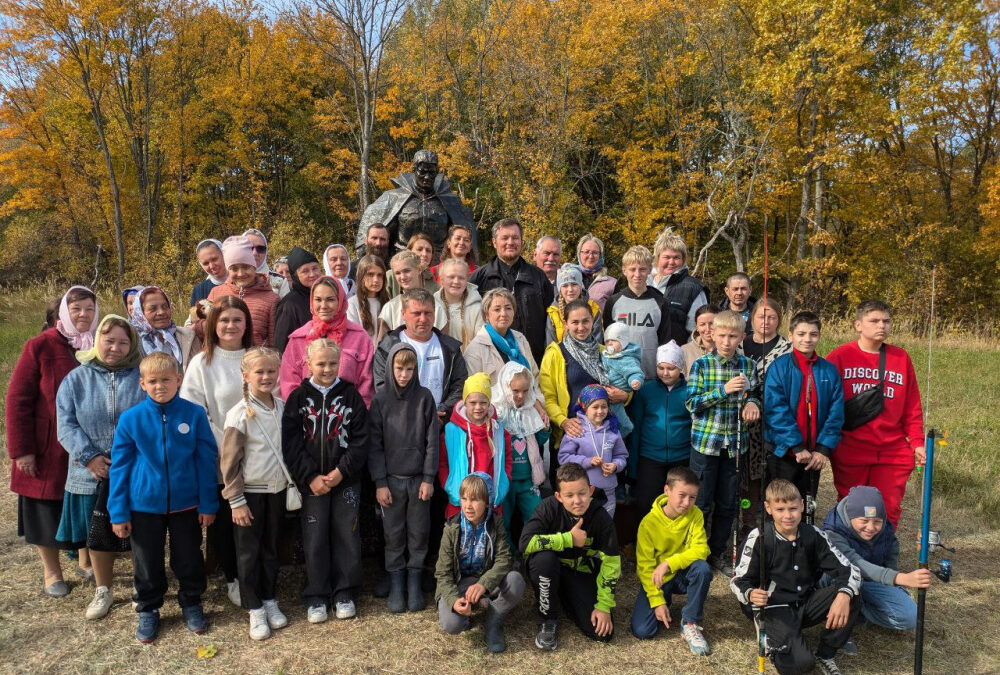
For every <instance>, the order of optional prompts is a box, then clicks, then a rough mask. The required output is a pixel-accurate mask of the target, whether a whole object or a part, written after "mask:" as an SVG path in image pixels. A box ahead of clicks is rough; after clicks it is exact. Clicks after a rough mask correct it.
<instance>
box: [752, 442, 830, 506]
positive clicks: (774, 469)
mask: <svg viewBox="0 0 1000 675" xmlns="http://www.w3.org/2000/svg"><path fill="white" fill-rule="evenodd" d="M804 466H805V465H804V464H799V463H798V462H796V461H795V455H793V454H792V453H790V452H786V453H785V454H784V456H782V457H776V456H775V455H774V453H770V452H769V453H768V454H767V476H765V478H766V479H767V482H768V483H770V482H771V481H772V480H774V479H776V478H784V479H785V480H787V481H789V482H790V483H792V485H794V486H795V487H797V488H798V489H799V494H800V495H802V499H805V498H806V495H807V494H809V489H810V485H809V484H810V481H811V480H813V479H814V474H816V473H818V472H816V471H806V470H805V468H804ZM815 478H817V479H818V478H819V477H818V476H815ZM766 489H767V483H765V484H764V485H762V486H761V490H766Z"/></svg>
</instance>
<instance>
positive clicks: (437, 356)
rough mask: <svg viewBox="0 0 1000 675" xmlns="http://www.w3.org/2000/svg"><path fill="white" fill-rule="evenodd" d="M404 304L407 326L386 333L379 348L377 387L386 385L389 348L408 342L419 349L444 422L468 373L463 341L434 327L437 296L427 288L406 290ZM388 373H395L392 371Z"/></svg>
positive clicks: (425, 382) (421, 370)
mask: <svg viewBox="0 0 1000 675" xmlns="http://www.w3.org/2000/svg"><path fill="white" fill-rule="evenodd" d="M402 306H403V326H402V327H400V328H397V329H396V330H392V331H389V332H388V333H386V335H385V337H383V338H382V341H381V342H379V343H378V348H377V349H376V350H375V359H374V364H373V371H374V375H375V390H376V391H378V390H380V389H382V387H383V386H385V378H386V375H387V373H386V363H387V361H388V358H389V351H390V350H391V349H392V348H393V346H395V345H397V344H399V343H400V342H406V343H407V344H409V345H410V346H411V347H413V350H414V351H415V352H416V353H417V362H418V364H419V365H418V368H417V372H418V374H419V377H420V384H421V386H424V387H427V388H428V389H429V390H430V392H431V394H433V395H434V402H435V404H436V405H437V411H438V417H439V418H440V419H441V420H442V424H443V423H444V420H447V419H448V417H450V416H451V409H452V408H454V407H455V404H456V403H458V402H459V401H461V400H462V387H463V386H464V385H465V378H466V377H468V369H467V368H466V366H465V358H464V357H463V356H462V345H461V343H460V342H459V341H458V340H456V339H455V338H453V337H451V336H449V335H445V334H444V333H442V332H441V331H439V330H438V329H437V328H435V327H434V296H433V295H431V294H430V293H428V292H427V291H426V290H424V289H422V288H414V289H411V290H409V291H406V292H405V293H403V298H402ZM388 376H389V377H391V376H392V372H391V371H390V372H389V373H388Z"/></svg>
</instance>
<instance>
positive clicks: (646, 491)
mask: <svg viewBox="0 0 1000 675" xmlns="http://www.w3.org/2000/svg"><path fill="white" fill-rule="evenodd" d="M688 461H689V459H688V458H684V459H683V460H682V461H680V462H657V461H656V460H653V459H649V458H648V457H643V456H641V455H640V456H639V460H638V463H637V467H636V470H637V473H636V476H635V492H634V494H635V506H636V508H637V509H638V511H639V517H640V518H642V517H643V516H645V515H646V514H647V513H649V509H650V508H651V507H652V506H653V500H655V499H656V498H657V497H659V496H660V495H662V494H663V486H664V485H666V484H667V472H668V471H670V470H671V469H672V468H674V467H675V466H687V465H688Z"/></svg>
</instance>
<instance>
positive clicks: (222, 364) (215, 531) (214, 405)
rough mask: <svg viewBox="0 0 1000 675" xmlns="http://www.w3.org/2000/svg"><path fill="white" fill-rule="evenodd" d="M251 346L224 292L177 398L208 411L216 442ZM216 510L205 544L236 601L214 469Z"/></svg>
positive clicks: (240, 313) (246, 325) (231, 550)
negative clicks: (241, 367) (220, 568)
mask: <svg viewBox="0 0 1000 675" xmlns="http://www.w3.org/2000/svg"><path fill="white" fill-rule="evenodd" d="M251 346H253V326H252V324H251V321H250V309H249V308H248V307H247V305H246V303H245V302H243V301H242V300H240V299H239V298H238V297H236V296H234V295H224V296H222V297H221V298H219V299H218V300H216V301H215V303H214V304H213V305H212V308H211V310H210V311H209V313H208V318H207V319H206V321H205V345H204V347H203V349H202V351H201V353H199V354H197V355H195V357H194V358H193V359H191V364H190V365H189V366H188V367H187V370H185V371H184V379H183V381H182V382H181V397H182V398H185V399H187V400H189V401H191V402H192V403H197V404H198V405H200V406H201V407H202V408H204V409H205V412H206V413H207V414H208V421H209V424H210V425H211V427H212V433H213V434H214V435H215V443H216V445H218V446H219V447H222V431H223V429H224V428H225V424H226V413H228V412H229V410H230V409H231V408H232V407H233V406H234V405H236V404H237V403H239V402H240V400H242V398H243V387H242V384H241V383H242V381H243V376H242V373H241V370H240V364H241V363H242V361H243V356H244V354H246V351H247V349H248V348H250V347H251ZM219 483H220V484H219V495H220V498H219V512H218V514H216V518H215V522H214V523H213V524H212V525H211V526H209V528H208V534H207V540H208V549H209V550H210V551H213V552H214V553H215V558H216V560H218V562H219V565H220V566H221V567H222V572H223V574H224V575H225V577H226V594H227V595H228V596H229V599H230V601H232V603H233V604H234V605H236V606H237V607H239V606H240V586H239V584H238V583H237V581H236V572H237V570H236V545H235V544H234V543H233V520H232V513H231V512H230V510H229V503H228V502H227V501H226V500H225V499H223V498H222V497H221V495H222V485H221V483H222V474H221V473H220V474H219Z"/></svg>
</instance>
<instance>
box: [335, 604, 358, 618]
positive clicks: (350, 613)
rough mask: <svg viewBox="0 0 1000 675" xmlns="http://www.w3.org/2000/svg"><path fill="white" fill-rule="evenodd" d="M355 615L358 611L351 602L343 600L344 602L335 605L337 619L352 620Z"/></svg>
mask: <svg viewBox="0 0 1000 675" xmlns="http://www.w3.org/2000/svg"><path fill="white" fill-rule="evenodd" d="M357 615H358V610H357V608H356V607H355V606H354V601H353V600H345V601H344V602H338V603H337V618H338V619H353V618H354V617H356V616H357Z"/></svg>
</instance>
